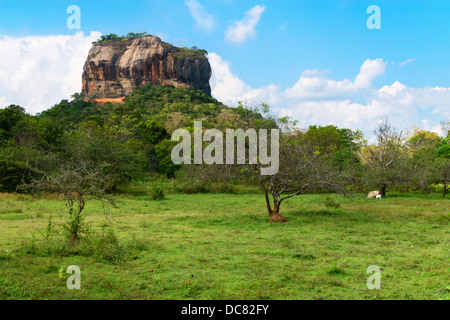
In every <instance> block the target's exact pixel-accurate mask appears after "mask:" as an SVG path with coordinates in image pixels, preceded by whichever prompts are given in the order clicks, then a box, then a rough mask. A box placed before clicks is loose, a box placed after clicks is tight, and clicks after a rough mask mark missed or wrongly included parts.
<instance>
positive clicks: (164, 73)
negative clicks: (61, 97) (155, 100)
mask: <svg viewBox="0 0 450 320" xmlns="http://www.w3.org/2000/svg"><path fill="white" fill-rule="evenodd" d="M210 78H211V66H210V64H209V62H208V59H207V58H206V57H204V56H203V54H202V53H200V52H199V51H192V50H185V49H181V48H177V47H174V46H171V45H169V44H167V43H164V42H162V41H161V39H160V38H158V37H154V36H146V37H143V38H140V39H133V40H126V41H114V42H107V43H102V44H95V45H94V46H93V47H92V49H91V50H90V51H89V55H88V58H87V60H86V64H85V66H84V71H83V93H84V95H85V98H86V99H88V100H90V99H117V98H122V97H124V96H127V95H129V94H131V93H132V92H133V90H134V89H136V88H137V87H139V86H143V85H146V84H149V83H151V84H161V85H173V86H175V87H186V88H195V89H198V90H203V91H204V92H205V93H206V94H208V95H211V87H210V86H209V79H210Z"/></svg>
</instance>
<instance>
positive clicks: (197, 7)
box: [184, 0, 216, 32]
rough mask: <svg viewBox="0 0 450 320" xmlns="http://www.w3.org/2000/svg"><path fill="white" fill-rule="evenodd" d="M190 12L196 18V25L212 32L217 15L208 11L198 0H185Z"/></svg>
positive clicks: (202, 29)
mask: <svg viewBox="0 0 450 320" xmlns="http://www.w3.org/2000/svg"><path fill="white" fill-rule="evenodd" d="M184 3H185V4H186V5H187V6H188V8H189V12H190V13H191V15H192V17H193V18H194V20H195V27H196V28H197V29H198V30H200V31H204V32H210V31H212V30H213V29H214V27H215V26H216V17H215V16H214V15H213V14H210V13H208V12H207V11H206V9H205V7H204V6H203V5H202V4H201V3H200V2H198V1H196V0H185V1H184Z"/></svg>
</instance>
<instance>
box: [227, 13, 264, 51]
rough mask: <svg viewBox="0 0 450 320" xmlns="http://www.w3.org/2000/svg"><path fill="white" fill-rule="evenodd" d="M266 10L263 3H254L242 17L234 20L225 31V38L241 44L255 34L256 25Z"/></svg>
mask: <svg viewBox="0 0 450 320" xmlns="http://www.w3.org/2000/svg"><path fill="white" fill-rule="evenodd" d="M265 10H266V7H265V6H264V5H256V6H254V7H253V8H251V9H250V10H249V11H247V13H246V15H245V17H244V19H242V20H239V21H235V22H234V23H233V25H232V26H230V27H229V28H228V29H227V30H226V32H225V39H226V40H227V41H229V42H231V43H233V44H241V43H243V42H244V41H245V40H247V39H248V38H251V37H255V36H256V30H255V28H256V25H257V24H258V22H259V20H260V19H261V15H262V14H263V12H264V11H265Z"/></svg>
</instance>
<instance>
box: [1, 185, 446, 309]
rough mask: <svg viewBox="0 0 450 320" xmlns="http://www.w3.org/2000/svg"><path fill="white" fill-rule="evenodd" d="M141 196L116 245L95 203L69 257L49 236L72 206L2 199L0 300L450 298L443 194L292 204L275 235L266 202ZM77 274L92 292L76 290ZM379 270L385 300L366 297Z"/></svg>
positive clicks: (117, 214) (123, 209)
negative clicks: (71, 283) (74, 269)
mask: <svg viewBox="0 0 450 320" xmlns="http://www.w3.org/2000/svg"><path fill="white" fill-rule="evenodd" d="M130 190H131V191H130V193H129V194H127V193H123V194H121V195H120V198H121V205H120V209H115V210H113V211H112V212H111V214H110V218H111V220H112V223H113V225H112V230H114V233H115V235H116V236H117V239H118V244H117V245H114V246H111V242H105V241H103V238H102V234H104V229H105V217H104V215H103V212H102V210H101V206H100V205H99V204H97V203H95V202H89V203H88V204H87V207H86V212H85V213H86V221H87V222H88V223H89V225H90V229H91V232H92V234H91V236H90V238H87V239H86V241H84V242H82V243H80V244H79V246H78V247H76V248H73V249H71V250H59V251H58V250H57V249H56V248H53V247H52V245H55V246H58V243H56V242H54V241H56V240H54V241H53V242H52V241H49V240H45V231H44V230H45V228H46V227H47V225H48V222H49V217H50V216H52V221H53V222H54V223H56V224H58V223H61V222H62V221H63V220H64V219H65V216H64V213H65V207H64V203H63V202H62V201H59V200H58V199H57V198H56V197H53V198H51V197H47V198H45V199H33V198H32V197H29V196H20V195H10V194H3V195H1V194H0V208H2V209H0V299H158V300H159V299H280V300H281V299H449V297H450V284H449V251H448V248H449V231H450V229H449V224H448V223H449V209H448V208H449V203H450V202H449V200H442V199H441V198H440V196H439V195H438V194H431V195H422V194H415V195H411V194H393V195H391V196H390V197H387V198H385V199H383V200H371V199H366V198H365V195H363V194H358V195H353V196H351V197H348V198H344V197H343V196H340V195H303V196H299V197H296V198H293V199H290V200H288V201H287V202H285V203H284V204H283V207H282V214H283V215H284V216H285V217H286V218H287V219H288V220H289V223H287V224H273V223H268V222H267V220H268V216H267V213H266V211H265V203H264V199H263V196H262V195H260V194H237V195H231V194H193V195H185V194H176V193H172V194H171V193H167V194H166V199H165V200H162V201H153V200H152V198H151V195H149V194H148V193H149V190H151V187H145V186H140V187H135V188H133V189H130ZM327 197H328V199H327ZM330 199H331V200H330ZM330 201H333V203H339V204H340V207H339V206H331V207H330V206H329V205H328V206H327V205H326V204H327V203H329V202H330ZM33 239H34V240H33ZM105 243H106V244H105ZM59 245H61V242H60V243H59ZM44 249H45V250H44ZM108 250H109V251H108ZM105 252H106V253H105ZM98 253H101V254H98ZM111 257H112V258H111ZM70 265H77V266H79V267H80V268H81V272H82V274H81V279H82V289H81V290H78V291H77V290H74V291H70V290H68V289H67V288H66V278H67V276H66V275H65V270H66V268H67V267H68V266H70ZM370 265H377V266H379V267H380V268H381V269H382V271H381V286H382V288H381V290H372V291H371V290H368V289H367V287H366V280H367V278H368V277H369V276H370V274H366V270H367V268H368V267H369V266H370Z"/></svg>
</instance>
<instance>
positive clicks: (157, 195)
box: [150, 187, 166, 201]
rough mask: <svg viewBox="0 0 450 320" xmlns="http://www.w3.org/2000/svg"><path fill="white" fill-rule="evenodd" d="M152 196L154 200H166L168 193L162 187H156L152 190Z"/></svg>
mask: <svg viewBox="0 0 450 320" xmlns="http://www.w3.org/2000/svg"><path fill="white" fill-rule="evenodd" d="M150 196H151V197H152V199H153V200H157V201H158V200H164V199H165V198H166V195H165V193H164V190H163V189H162V188H160V187H154V188H153V190H152V191H151V192H150Z"/></svg>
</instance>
